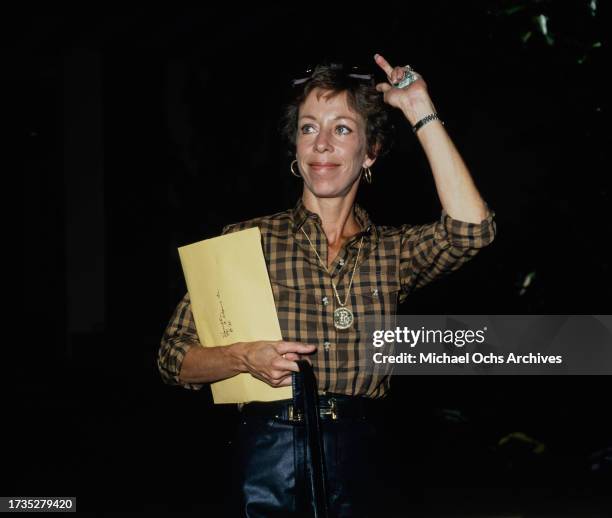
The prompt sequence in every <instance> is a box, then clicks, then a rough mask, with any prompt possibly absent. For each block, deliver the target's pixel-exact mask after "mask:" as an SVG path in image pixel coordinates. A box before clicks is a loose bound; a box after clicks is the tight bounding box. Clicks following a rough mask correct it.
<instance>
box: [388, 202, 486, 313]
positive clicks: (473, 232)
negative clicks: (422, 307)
mask: <svg viewBox="0 0 612 518" xmlns="http://www.w3.org/2000/svg"><path fill="white" fill-rule="evenodd" d="M485 205H486V204H485ZM486 208H487V216H486V217H485V218H484V219H483V220H482V221H481V222H480V223H469V222H467V221H460V220H457V219H454V218H452V217H451V216H449V215H448V213H447V212H446V210H445V209H442V214H441V216H440V219H439V220H438V221H435V222H433V223H428V224H425V225H402V226H401V252H400V282H401V284H402V294H401V295H400V302H403V300H404V299H405V298H406V296H407V295H408V293H409V292H411V291H413V290H416V289H419V288H422V287H423V286H425V285H427V284H429V283H430V282H432V281H433V280H435V279H437V278H438V277H441V276H444V275H447V274H449V273H450V272H453V271H455V270H457V269H459V268H460V267H461V266H462V265H463V264H465V263H466V262H468V261H469V260H470V259H472V258H473V257H474V256H475V255H476V254H477V253H478V252H479V251H480V249H481V248H483V247H485V246H487V245H489V244H490V243H491V242H492V241H493V239H494V238H495V234H496V231H497V230H496V225H495V220H494V217H495V212H494V211H493V210H491V209H489V207H488V206H486Z"/></svg>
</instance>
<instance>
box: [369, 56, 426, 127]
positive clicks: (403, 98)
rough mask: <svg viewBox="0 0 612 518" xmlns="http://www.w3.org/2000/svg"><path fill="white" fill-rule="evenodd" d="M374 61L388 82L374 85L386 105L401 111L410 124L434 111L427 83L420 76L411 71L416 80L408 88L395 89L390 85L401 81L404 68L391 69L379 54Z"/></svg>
mask: <svg viewBox="0 0 612 518" xmlns="http://www.w3.org/2000/svg"><path fill="white" fill-rule="evenodd" d="M374 61H376V64H377V65H378V66H379V67H380V68H382V70H383V71H384V72H385V74H387V79H388V80H389V82H388V83H378V84H377V85H376V90H377V91H379V92H382V93H383V100H384V101H385V102H386V103H387V104H388V105H390V106H393V107H394V108H399V109H400V110H402V111H403V112H404V113H405V114H406V115H407V116H408V117H409V119H410V122H411V123H412V124H415V123H416V122H417V121H416V120H414V121H413V120H412V119H413V118H414V119H418V118H419V117H420V116H421V115H422V114H423V113H425V114H428V113H432V112H434V111H435V108H434V106H433V103H432V102H431V100H430V98H429V93H428V92H427V83H425V81H424V80H423V78H422V77H421V75H420V74H418V73H416V72H415V71H414V70H413V71H412V73H413V74H416V75H417V77H418V78H417V80H416V81H415V82H414V83H412V84H411V85H410V86H406V87H404V88H396V87H394V86H392V85H393V84H394V83H398V82H399V81H401V80H402V78H403V77H404V72H405V71H406V68H405V67H392V66H391V65H390V64H389V63H388V61H387V60H386V59H385V58H383V57H382V56H381V55H380V54H376V55H375V57H374Z"/></svg>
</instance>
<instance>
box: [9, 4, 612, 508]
mask: <svg viewBox="0 0 612 518" xmlns="http://www.w3.org/2000/svg"><path fill="white" fill-rule="evenodd" d="M601 7H603V6H601ZM599 8H600V6H599V4H598V3H597V2H586V1H580V2H579V1H570V2H545V1H540V2H536V1H523V2H500V1H496V2H482V1H480V2H470V3H469V4H468V3H463V2H462V3H460V2H440V1H436V2H419V3H411V2H402V3H398V4H396V5H392V4H389V3H380V2H378V3H371V4H363V5H359V6H358V5H357V4H350V5H345V4H342V5H340V6H338V7H337V8H334V7H332V6H330V5H327V4H324V3H315V4H305V3H295V4H286V5H284V6H282V7H281V6H280V5H279V6H274V7H270V6H264V5H251V6H248V7H240V8H237V7H236V6H228V7H227V8H225V10H223V9H221V10H219V8H218V7H217V8H216V10H214V11H213V10H209V9H204V8H200V9H186V8H185V9H180V8H170V7H168V6H166V7H164V8H161V7H160V8H151V7H148V8H146V9H145V8H142V9H138V8H122V9H121V10H117V11H116V12H113V11H111V10H96V9H93V8H89V9H81V10H77V11H70V12H68V11H65V12H61V11H57V10H53V11H52V10H48V11H47V12H44V11H37V12H36V13H34V12H30V13H26V12H19V13H14V15H7V17H6V20H5V21H6V22H9V23H7V24H6V25H7V27H6V28H5V35H7V36H8V38H7V41H8V45H7V47H8V49H9V51H10V52H9V53H8V57H7V61H6V62H5V69H6V70H8V71H9V74H8V84H9V87H11V95H10V96H9V97H7V98H6V100H7V101H8V106H7V107H8V110H7V112H6V113H7V114H8V115H9V116H8V117H7V120H8V121H9V122H10V123H11V129H12V130H14V131H13V134H16V135H17V139H16V143H15V146H14V147H13V149H11V151H15V150H16V151H17V153H18V155H19V158H20V160H19V164H20V165H22V167H23V174H22V175H21V176H20V179H22V181H23V185H22V190H21V192H23V193H24V198H23V204H22V209H21V211H20V213H19V214H18V215H16V218H15V221H17V220H18V221H19V222H20V223H21V224H22V225H23V230H22V234H21V236H22V239H21V241H17V243H18V244H19V249H20V250H21V251H22V254H23V272H24V275H23V277H22V286H21V292H22V293H23V296H22V298H23V303H22V304H23V305H22V307H23V308H24V310H23V311H21V314H22V317H23V319H24V322H23V323H20V327H19V331H20V332H19V334H20V338H18V339H17V340H16V341H14V342H12V343H11V344H9V345H8V346H7V347H6V350H7V352H8V353H9V355H8V356H5V358H6V359H7V365H11V369H10V375H11V376H10V377H9V381H10V392H9V398H8V404H7V405H6V406H5V408H6V410H7V412H8V414H7V415H11V416H12V417H11V418H10V419H6V420H4V428H5V430H6V432H7V433H8V438H9V440H8V442H7V443H6V451H5V454H4V462H2V465H3V467H4V469H3V471H4V476H3V482H2V486H3V487H2V491H0V493H1V494H3V495H7V496H8V495H13V496H15V495H21V496H26V495H76V496H77V497H78V506H79V509H80V510H87V509H88V510H102V509H104V510H119V509H123V510H145V509H146V510H155V509H168V510H170V509H172V510H184V511H195V512H200V513H202V512H204V513H205V514H206V513H207V511H210V510H211V509H213V508H214V509H216V511H215V512H214V513H211V515H214V514H216V515H220V514H221V513H222V509H223V508H224V498H225V492H224V491H223V488H224V486H225V483H226V477H227V462H226V460H227V455H228V451H229V445H228V442H227V440H226V437H227V436H228V434H229V433H231V430H232V427H233V425H234V423H235V419H236V415H237V414H236V411H235V409H234V408H233V407H231V406H227V407H225V406H222V407H215V406H213V405H212V399H211V395H210V390H208V389H206V388H205V389H204V390H202V391H200V392H190V391H187V390H183V389H180V388H175V387H168V386H165V385H163V384H162V382H161V380H160V377H159V374H158V372H157V367H156V363H155V361H156V354H157V349H158V346H159V340H160V338H161V335H162V333H163V330H164V328H165V326H166V324H167V322H168V320H169V318H170V315H171V313H172V310H173V309H174V307H175V305H176V304H177V302H178V300H179V299H180V297H181V296H182V295H183V293H184V292H185V285H184V281H183V278H182V271H181V267H180V262H179V259H178V254H177V250H176V249H177V247H178V246H182V245H185V244H188V243H192V242H195V241H199V240H202V239H205V238H208V237H212V236H215V235H217V234H219V233H220V231H221V228H222V227H223V226H224V225H226V224H228V223H233V222H237V221H241V220H244V219H248V218H252V217H255V216H259V215H264V214H271V213H274V212H278V211H281V210H285V209H287V208H289V207H291V206H293V204H294V203H295V201H296V200H297V198H298V196H299V195H300V192H301V190H300V189H301V182H300V181H299V180H298V179H296V178H294V177H292V176H291V175H290V173H289V164H290V162H291V159H290V158H289V157H288V156H287V154H286V150H285V148H284V146H283V144H282V143H281V141H280V138H279V135H278V131H277V123H278V117H279V115H280V109H281V106H282V102H283V100H284V98H285V96H286V94H287V85H288V80H289V79H290V78H291V77H292V76H293V74H294V73H296V70H298V71H299V70H300V68H301V67H303V66H304V65H306V64H310V63H314V62H317V60H319V59H321V58H322V57H324V56H327V55H334V56H341V57H343V58H345V59H346V60H348V61H353V62H359V63H366V64H368V65H370V66H371V67H372V68H373V69H376V66H375V64H374V62H373V55H374V53H376V52H378V53H380V54H382V55H383V56H384V57H385V58H386V59H387V60H388V61H389V62H390V63H391V64H392V65H394V66H395V65H404V64H407V63H409V64H410V65H412V66H413V67H414V68H415V69H416V70H417V71H419V72H420V73H421V74H422V75H423V76H424V78H425V79H426V81H427V83H428V85H429V90H430V95H431V97H432V99H433V101H434V103H435V105H436V108H437V109H438V112H439V113H440V114H441V116H442V118H443V120H444V121H445V123H446V129H447V131H448V132H449V134H450V136H451V138H452V139H453V141H454V142H455V144H456V145H457V147H458V149H459V150H460V152H461V154H462V156H463V157H464V159H465V161H466V163H467V164H468V167H469V169H470V171H471V173H472V175H473V177H474V179H475V181H476V184H477V186H478V188H479V190H480V192H481V193H482V195H483V197H484V199H485V200H486V201H487V203H488V204H489V206H490V207H491V208H492V209H493V210H495V212H496V215H497V217H496V221H497V226H498V236H497V238H496V240H495V242H494V243H493V244H492V245H491V246H490V247H488V248H486V249H485V250H484V251H483V252H482V253H481V254H479V255H478V256H477V257H476V258H475V259H474V260H473V261H472V262H470V263H469V264H467V265H466V266H465V267H464V268H462V269H461V270H460V271H458V272H457V273H455V274H454V275H452V276H451V277H449V278H447V279H445V280H444V281H442V282H439V283H434V284H432V285H430V286H428V287H427V288H424V289H423V290H421V291H420V292H417V293H416V294H414V295H413V296H411V297H410V298H409V299H408V300H407V301H406V303H405V304H404V305H403V306H402V307H401V308H400V312H401V313H406V314H415V313H417V314H418V313H420V314H609V313H611V311H610V302H609V286H610V285H611V282H610V281H611V280H612V279H611V273H610V259H609V255H608V249H609V247H608V246H607V245H608V243H607V241H608V238H609V236H610V230H609V219H608V214H609V206H610V190H609V180H608V176H609V166H608V164H609V155H610V140H609V138H608V137H609V134H606V132H604V120H605V118H606V116H607V113H606V112H607V103H606V101H607V99H606V98H605V97H604V91H607V90H606V86H605V85H604V83H603V68H604V57H603V55H604V52H605V48H606V46H607V44H608V40H607V34H606V35H604V33H603V27H602V23H601V18H602V16H603V14H602V13H600V12H599ZM544 21H545V22H546V23H545V24H544ZM13 22H14V23H13ZM379 80H380V81H382V80H384V77H383V75H380V77H379ZM395 117H396V118H395V122H396V125H397V129H398V131H397V137H396V145H395V147H394V149H393V151H392V152H391V154H390V155H389V156H388V157H385V158H383V159H381V160H379V161H378V162H377V163H376V164H375V165H374V167H373V168H372V171H373V176H374V182H373V184H372V185H371V186H367V185H364V186H362V188H361V192H360V195H359V196H360V200H359V201H360V202H361V203H362V204H363V205H364V206H365V207H366V208H367V210H368V212H369V213H370V215H371V217H372V219H373V221H375V222H376V223H378V224H400V223H406V222H412V223H425V222H429V221H433V220H434V219H437V218H438V217H439V212H440V209H441V207H440V203H439V201H438V198H437V194H436V191H435V186H434V183H433V179H432V176H431V173H430V171H429V168H428V164H427V160H426V158H425V155H424V153H423V152H422V149H421V147H420V144H419V142H418V140H417V139H416V138H415V137H414V135H413V134H412V132H411V131H410V128H409V126H408V123H407V121H405V120H404V119H403V116H402V115H401V113H399V111H396V112H395ZM606 166H608V167H606ZM9 223H10V222H9ZM527 279H529V281H527ZM13 374H14V377H13V376H12V375H13ZM393 389H394V390H393V395H392V397H393V400H394V405H395V408H396V409H397V410H396V412H395V414H394V415H393V416H392V417H391V418H390V419H391V429H392V432H393V434H394V435H393V437H394V439H393V442H392V444H393V445H394V449H395V452H396V454H397V460H398V461H399V464H400V465H401V467H400V468H399V469H398V471H397V472H396V473H394V474H393V476H392V477H391V478H392V479H393V480H394V481H395V482H396V483H397V485H398V486H399V487H401V499H402V502H403V504H404V505H405V506H406V508H412V507H419V506H420V507H419V508H423V509H428V510H430V511H432V512H437V511H440V512H448V513H451V514H452V513H459V512H463V513H472V512H476V511H486V512H490V513H493V512H500V513H501V512H509V511H517V512H519V511H520V512H528V511H533V512H535V511H537V510H538V509H552V508H554V509H557V513H561V511H564V512H567V513H570V514H568V515H571V516H584V515H585V514H584V513H585V512H586V509H592V510H600V509H602V506H603V505H604V504H605V503H606V502H607V497H608V495H609V491H608V489H609V487H608V486H607V484H608V483H609V482H610V479H609V476H610V471H611V467H610V466H611V460H610V459H611V458H612V454H611V453H610V452H611V447H612V429H611V427H610V423H609V406H610V404H609V396H608V397H605V394H606V393H609V378H607V377H571V378H570V377H553V376H551V377H534V376H532V377H530V376H524V377H498V378H492V377H488V378H486V377H431V378H426V377H411V378H406V377H402V378H397V379H395V380H394V384H393ZM516 432H520V433H522V434H524V435H515V436H513V438H512V439H510V440H509V441H507V442H504V443H503V444H500V443H499V441H500V439H502V438H503V437H507V436H508V435H509V434H511V433H516ZM532 441H535V442H532ZM539 443H541V444H543V445H545V447H546V448H545V451H544V453H537V452H536V448H535V445H536V444H539ZM606 455H607V456H606ZM212 472H218V473H219V474H218V476H217V475H215V476H213V475H211V473H212ZM574 512H575V513H576V514H572V513H574ZM557 515H560V514H557Z"/></svg>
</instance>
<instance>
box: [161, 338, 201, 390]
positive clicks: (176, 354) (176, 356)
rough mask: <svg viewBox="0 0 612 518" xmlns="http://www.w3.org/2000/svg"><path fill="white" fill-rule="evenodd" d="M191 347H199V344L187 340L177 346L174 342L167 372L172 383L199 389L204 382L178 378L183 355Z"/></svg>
mask: <svg viewBox="0 0 612 518" xmlns="http://www.w3.org/2000/svg"><path fill="white" fill-rule="evenodd" d="M191 347H200V346H199V345H198V344H191V343H188V342H184V343H181V344H180V345H178V346H177V344H175V346H174V348H173V355H172V361H171V362H170V366H169V367H170V368H169V371H168V373H169V374H170V376H171V377H172V381H173V382H174V384H176V385H180V386H182V387H184V388H186V389H190V390H200V389H201V388H202V387H203V386H204V383H184V382H182V381H181V380H180V378H179V374H180V372H181V367H182V366H183V360H184V359H185V355H186V354H187V351H188V350H189V349H190V348H191Z"/></svg>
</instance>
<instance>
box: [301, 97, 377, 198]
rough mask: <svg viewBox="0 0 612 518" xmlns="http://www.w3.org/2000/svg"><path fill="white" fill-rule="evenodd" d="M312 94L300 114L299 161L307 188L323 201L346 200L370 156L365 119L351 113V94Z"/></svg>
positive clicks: (369, 163) (372, 161)
mask: <svg viewBox="0 0 612 518" xmlns="http://www.w3.org/2000/svg"><path fill="white" fill-rule="evenodd" d="M320 92H322V90H321V89H316V90H313V91H312V92H310V94H309V95H308V97H307V98H306V100H305V101H304V103H303V104H302V106H300V109H299V113H298V128H297V139H296V155H297V156H296V159H297V161H298V166H299V169H300V173H301V175H302V177H303V179H304V183H305V185H306V188H308V189H309V190H310V191H311V192H312V193H313V194H314V195H315V196H318V197H320V198H335V197H339V196H345V195H346V194H348V192H349V191H350V190H351V187H353V186H354V184H355V182H356V181H357V180H358V179H359V175H360V173H361V169H362V167H370V166H371V165H372V164H373V163H374V160H372V159H370V158H368V157H367V155H366V149H367V145H366V132H365V130H366V128H365V121H364V120H363V118H362V117H361V116H360V115H359V114H358V113H356V112H355V111H353V110H351V108H350V107H349V105H348V102H347V93H346V92H342V93H340V94H338V95H336V96H334V97H327V96H326V95H325V94H329V92H325V93H324V94H323V95H321V96H320V97H319V98H317V94H319V93H320Z"/></svg>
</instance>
